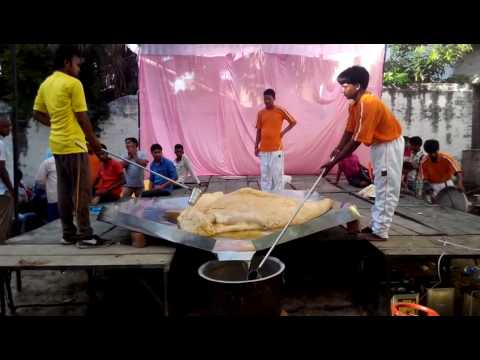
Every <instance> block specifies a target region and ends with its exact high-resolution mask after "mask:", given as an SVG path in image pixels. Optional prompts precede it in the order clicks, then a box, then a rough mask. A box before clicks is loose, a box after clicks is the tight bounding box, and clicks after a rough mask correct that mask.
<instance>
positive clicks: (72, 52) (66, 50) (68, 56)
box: [53, 44, 81, 70]
mask: <svg viewBox="0 0 480 360" xmlns="http://www.w3.org/2000/svg"><path fill="white" fill-rule="evenodd" d="M74 56H78V57H80V56H81V52H80V49H79V48H78V46H76V45H65V44H61V45H60V46H59V47H58V48H57V51H55V60H54V63H53V67H54V68H55V70H60V69H63V68H64V67H65V61H72V58H73V57H74Z"/></svg>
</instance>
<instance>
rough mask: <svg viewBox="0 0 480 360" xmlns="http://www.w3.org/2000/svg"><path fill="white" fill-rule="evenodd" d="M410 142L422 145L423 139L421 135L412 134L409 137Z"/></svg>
mask: <svg viewBox="0 0 480 360" xmlns="http://www.w3.org/2000/svg"><path fill="white" fill-rule="evenodd" d="M408 142H409V143H410V144H411V145H418V146H422V143H423V140H422V138H421V137H420V136H412V137H411V138H410V139H408Z"/></svg>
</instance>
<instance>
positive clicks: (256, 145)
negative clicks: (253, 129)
mask: <svg viewBox="0 0 480 360" xmlns="http://www.w3.org/2000/svg"><path fill="white" fill-rule="evenodd" d="M261 136H262V130H261V129H257V138H256V139H255V156H258V146H259V145H260V139H261Z"/></svg>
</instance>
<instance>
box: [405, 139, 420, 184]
mask: <svg viewBox="0 0 480 360" xmlns="http://www.w3.org/2000/svg"><path fill="white" fill-rule="evenodd" d="M422 143H423V141H422V138H421V137H419V136H412V137H411V138H410V139H409V145H410V150H411V155H410V157H409V158H408V161H405V160H404V163H403V167H404V169H405V183H404V185H405V188H406V189H407V190H410V191H413V192H414V193H416V187H417V185H416V183H417V180H418V174H419V171H418V169H419V167H420V162H421V160H422V158H423V155H424V154H423V151H422Z"/></svg>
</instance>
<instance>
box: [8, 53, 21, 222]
mask: <svg viewBox="0 0 480 360" xmlns="http://www.w3.org/2000/svg"><path fill="white" fill-rule="evenodd" d="M10 50H11V54H12V79H13V103H12V105H13V106H12V117H11V121H12V145H13V188H14V191H15V194H16V198H17V199H18V184H19V182H20V179H19V178H18V176H17V169H18V142H17V115H18V84H17V46H16V44H12V45H11V46H10ZM15 217H17V206H16V204H15Z"/></svg>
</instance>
